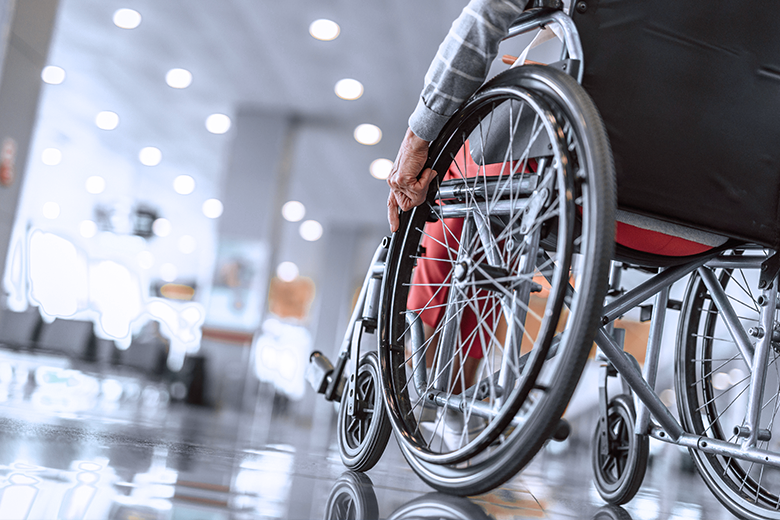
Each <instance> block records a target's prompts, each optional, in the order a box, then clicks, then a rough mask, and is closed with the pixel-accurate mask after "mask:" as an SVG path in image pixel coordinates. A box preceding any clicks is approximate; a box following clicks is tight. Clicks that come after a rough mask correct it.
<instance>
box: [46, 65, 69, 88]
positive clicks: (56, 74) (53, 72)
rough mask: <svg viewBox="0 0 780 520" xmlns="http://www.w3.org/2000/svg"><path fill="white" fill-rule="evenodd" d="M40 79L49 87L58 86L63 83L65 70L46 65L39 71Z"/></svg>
mask: <svg viewBox="0 0 780 520" xmlns="http://www.w3.org/2000/svg"><path fill="white" fill-rule="evenodd" d="M41 79H42V80H43V81H44V83H48V84H49V85H59V84H60V83H62V82H63V81H65V69H63V68H62V67H57V66H56V65H48V66H46V67H44V68H43V70H42V71H41Z"/></svg>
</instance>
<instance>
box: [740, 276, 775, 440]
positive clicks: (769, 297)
mask: <svg viewBox="0 0 780 520" xmlns="http://www.w3.org/2000/svg"><path fill="white" fill-rule="evenodd" d="M777 282H778V278H777V277H775V279H774V283H773V284H772V286H771V287H770V288H769V289H764V290H763V291H762V293H763V296H764V302H763V305H762V306H761V312H760V318H759V319H760V321H761V328H762V329H763V330H764V335H763V336H762V337H761V339H759V340H758V346H757V348H756V354H755V356H754V357H753V377H752V378H751V380H750V395H749V397H748V411H747V417H746V418H745V423H746V426H747V428H748V437H747V438H746V439H745V441H744V442H743V444H742V448H743V449H745V448H753V447H755V446H756V443H757V442H758V430H759V427H760V421H761V401H762V399H763V396H764V382H765V380H766V371H767V368H768V367H767V361H768V360H769V351H770V350H771V349H772V331H773V330H774V323H775V312H776V310H777V309H776V304H777Z"/></svg>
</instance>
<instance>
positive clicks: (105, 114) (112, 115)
mask: <svg viewBox="0 0 780 520" xmlns="http://www.w3.org/2000/svg"><path fill="white" fill-rule="evenodd" d="M95 124H96V125H97V127H98V128H100V129H101V130H113V129H114V128H116V127H117V126H119V116H118V115H117V114H116V112H111V111H110V110H104V111H102V112H98V115H97V116H95Z"/></svg>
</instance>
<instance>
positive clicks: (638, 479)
mask: <svg viewBox="0 0 780 520" xmlns="http://www.w3.org/2000/svg"><path fill="white" fill-rule="evenodd" d="M602 420H603V418H601V417H600V418H599V424H598V425H597V426H596V430H595V431H594V432H593V444H592V448H591V463H592V466H593V475H594V483H595V484H596V489H597V490H598V492H599V495H601V498H603V499H604V500H605V501H606V502H608V503H610V504H612V505H616V506H619V505H622V504H625V503H627V502H629V501H630V500H631V499H632V498H634V496H635V495H636V493H637V491H639V487H640V486H641V485H642V481H643V480H644V478H645V471H646V470H647V460H648V458H649V447H650V440H649V437H648V436H647V435H637V434H636V433H634V425H635V424H636V412H635V411H634V403H633V402H632V401H631V398H630V397H629V396H627V395H617V396H615V397H613V398H612V399H611V400H610V402H609V406H608V407H607V428H606V430H602V429H601V427H600V423H601V421H602ZM605 435H606V436H608V437H609V441H607V439H606V438H605ZM605 442H610V443H612V447H613V449H612V450H610V451H609V452H608V453H607V455H602V454H601V448H602V446H603V444H604V443H605Z"/></svg>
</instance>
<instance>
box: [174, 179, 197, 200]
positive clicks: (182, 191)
mask: <svg viewBox="0 0 780 520" xmlns="http://www.w3.org/2000/svg"><path fill="white" fill-rule="evenodd" d="M173 189H174V191H176V193H178V194H179V195H189V194H190V193H192V192H193V191H195V179H193V178H192V177H191V176H189V175H179V176H178V177H176V178H175V179H174V180H173Z"/></svg>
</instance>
